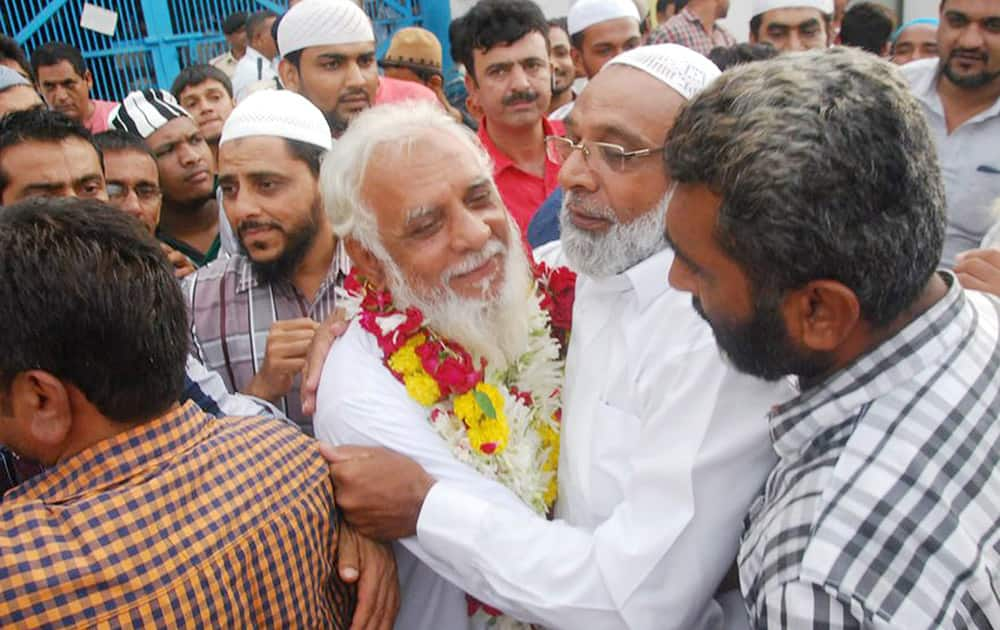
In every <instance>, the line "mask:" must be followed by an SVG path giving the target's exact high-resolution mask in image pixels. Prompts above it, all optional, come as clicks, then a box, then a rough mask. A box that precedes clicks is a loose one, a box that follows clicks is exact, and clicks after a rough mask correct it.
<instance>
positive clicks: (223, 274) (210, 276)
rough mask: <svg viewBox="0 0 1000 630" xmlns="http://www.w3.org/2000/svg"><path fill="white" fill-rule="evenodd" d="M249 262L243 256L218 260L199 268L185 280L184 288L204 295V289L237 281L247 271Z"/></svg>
mask: <svg viewBox="0 0 1000 630" xmlns="http://www.w3.org/2000/svg"><path fill="white" fill-rule="evenodd" d="M247 266H248V263H247V260H246V258H244V257H243V256H241V255H238V254H237V255H233V256H227V257H225V258H216V259H215V260H213V261H212V262H210V263H208V264H207V265H205V266H204V267H200V268H198V269H197V270H196V271H195V272H194V273H193V274H191V275H190V276H188V277H187V278H185V279H184V287H185V289H186V290H189V291H192V292H194V291H197V292H198V293H204V287H205V286H207V285H215V286H217V285H218V283H220V282H223V281H227V280H235V279H237V278H238V277H239V276H240V274H242V273H244V272H245V271H247Z"/></svg>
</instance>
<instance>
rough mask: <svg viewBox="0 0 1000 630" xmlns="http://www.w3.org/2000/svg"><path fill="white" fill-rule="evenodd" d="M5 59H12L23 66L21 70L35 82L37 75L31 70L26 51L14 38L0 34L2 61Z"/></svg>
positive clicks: (0, 56)
mask: <svg viewBox="0 0 1000 630" xmlns="http://www.w3.org/2000/svg"><path fill="white" fill-rule="evenodd" d="M4 59H10V60H12V61H13V62H14V63H16V64H17V65H19V66H21V69H22V70H24V72H25V74H27V75H28V79H29V80H30V81H34V80H35V75H34V73H33V72H32V70H31V65H30V64H29V63H28V56H27V55H25V54H24V49H23V48H21V47H20V46H19V45H18V43H17V40H15V39H14V38H13V37H8V36H7V35H3V34H0V61H2V60H4Z"/></svg>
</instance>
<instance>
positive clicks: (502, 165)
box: [479, 117, 565, 238]
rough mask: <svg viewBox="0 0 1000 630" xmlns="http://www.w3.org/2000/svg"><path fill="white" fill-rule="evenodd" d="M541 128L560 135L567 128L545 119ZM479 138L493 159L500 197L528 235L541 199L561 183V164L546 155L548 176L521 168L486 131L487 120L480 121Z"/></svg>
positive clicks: (494, 177)
mask: <svg viewBox="0 0 1000 630" xmlns="http://www.w3.org/2000/svg"><path fill="white" fill-rule="evenodd" d="M542 131H543V132H544V134H545V135H546V136H561V135H563V133H565V129H564V127H563V124H562V123H561V122H558V121H555V120H551V121H550V120H548V119H547V118H544V117H543V118H542ZM479 140H480V142H482V143H483V146H484V147H485V148H486V151H487V152H488V153H489V154H490V157H491V158H492V159H493V181H495V182H496V183H497V190H499V191H500V198H501V199H503V202H504V205H506V206H507V210H508V211H509V212H510V214H511V216H512V217H514V220H515V221H516V222H517V227H518V228H520V229H521V237H522V238H527V234H528V224H529V223H530V222H531V217H533V216H534V215H535V211H536V210H538V207H539V206H541V205H542V202H543V201H545V200H546V199H548V198H549V195H551V194H552V191H554V190H555V189H556V187H558V186H559V181H558V177H559V165H558V164H556V163H555V162H553V161H552V160H550V159H549V157H548V155H546V156H545V177H538V176H537V175H532V174H531V173H527V172H525V171H522V170H521V169H520V168H518V166H517V165H516V164H514V162H513V160H511V159H510V158H509V157H507V154H505V153H503V152H501V151H500V149H498V148H497V145H496V144H494V143H493V139H492V138H490V134H489V133H488V132H487V131H486V119H483V120H481V121H480V123H479Z"/></svg>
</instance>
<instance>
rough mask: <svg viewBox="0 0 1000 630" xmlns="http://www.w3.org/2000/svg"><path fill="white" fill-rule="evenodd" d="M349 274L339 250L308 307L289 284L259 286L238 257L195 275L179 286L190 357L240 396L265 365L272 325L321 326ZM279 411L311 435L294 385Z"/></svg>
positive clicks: (243, 259) (247, 263)
mask: <svg viewBox="0 0 1000 630" xmlns="http://www.w3.org/2000/svg"><path fill="white" fill-rule="evenodd" d="M349 272H350V260H349V259H348V258H347V255H346V253H344V251H343V248H342V247H338V248H337V253H336V254H335V255H334V259H333V262H332V263H331V265H330V271H329V273H328V274H327V277H326V279H325V280H324V281H323V284H322V285H321V286H320V288H319V291H318V292H317V293H316V297H315V299H314V300H313V301H312V303H311V304H310V303H307V302H306V300H305V298H304V297H302V295H301V294H300V293H299V292H298V290H296V288H295V287H294V286H292V284H291V283H287V282H286V283H280V284H274V283H272V284H264V283H263V282H262V281H261V280H260V278H258V277H257V274H255V273H254V271H253V268H252V267H251V264H250V260H249V259H248V258H247V257H246V256H243V255H234V256H231V257H230V258H228V259H226V260H216V261H215V262H213V263H212V264H210V265H208V266H207V267H203V268H201V269H199V270H198V271H197V272H196V273H194V274H192V275H191V276H189V277H188V279H187V280H186V281H185V285H184V288H185V294H186V297H187V300H188V307H189V309H190V311H191V336H192V339H193V341H194V354H195V356H196V357H197V358H198V360H200V361H201V362H202V363H204V364H205V367H207V368H208V369H210V370H213V371H215V372H217V373H218V374H219V375H220V376H221V377H222V380H223V381H225V383H226V387H227V388H229V391H231V392H237V391H242V390H243V389H244V388H245V387H247V385H249V384H250V381H251V380H252V379H253V377H254V375H255V374H256V373H257V371H258V370H259V369H260V366H261V364H262V363H263V362H264V353H265V351H266V349H267V335H268V333H269V332H270V330H271V324H273V323H274V322H276V321H281V320H288V319H297V318H300V317H309V318H312V319H313V320H315V321H317V322H321V321H323V320H324V319H326V317H327V316H328V315H329V314H330V313H332V312H333V310H334V307H335V301H336V300H335V295H334V293H335V290H336V287H337V286H338V285H340V284H342V282H343V278H344V277H346V275H347V274H348V273H349ZM278 406H279V407H280V408H281V410H282V412H284V414H285V415H286V416H287V417H288V418H289V419H290V420H292V421H293V422H295V423H296V424H298V425H299V426H300V427H301V428H302V430H303V431H305V432H306V433H307V434H308V435H312V419H311V418H308V417H305V416H304V415H303V414H302V403H301V401H300V399H299V383H298V379H296V383H295V384H294V385H293V386H292V389H291V390H290V391H289V392H288V394H287V395H285V396H284V397H283V398H282V400H281V401H280V403H279V405H278Z"/></svg>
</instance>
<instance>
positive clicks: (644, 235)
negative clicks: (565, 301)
mask: <svg viewBox="0 0 1000 630" xmlns="http://www.w3.org/2000/svg"><path fill="white" fill-rule="evenodd" d="M672 195H673V189H671V190H668V191H667V193H666V194H664V195H663V197H662V198H661V199H660V201H659V202H657V204H656V205H655V206H653V207H652V208H650V209H649V210H647V211H645V212H643V213H642V214H640V215H639V216H637V217H636V218H634V219H632V220H631V221H629V222H628V223H622V222H621V221H619V220H618V217H617V216H616V215H615V213H614V211H613V210H612V209H611V208H608V207H606V206H598V205H596V204H594V203H592V202H591V200H590V199H588V198H586V197H581V196H579V195H577V194H576V193H574V192H573V191H566V196H565V197H564V198H563V207H562V212H560V213H559V227H560V240H561V241H562V250H563V252H564V253H565V254H566V258H567V259H568V260H569V262H570V265H571V266H572V267H573V269H575V270H576V271H578V272H581V273H585V274H587V275H588V276H592V277H595V278H603V277H607V276H613V275H616V274H619V273H622V272H623V271H625V270H626V269H630V268H632V267H634V266H635V265H637V264H639V263H640V262H642V261H644V260H646V259H647V258H649V257H650V256H652V255H653V254H656V253H658V252H661V251H663V250H664V249H666V248H667V239H666V237H665V236H664V232H665V230H666V221H667V206H668V205H669V204H670V197H671V196H672ZM571 206H575V207H577V208H579V209H580V210H582V214H586V215H589V216H594V217H600V218H602V219H606V220H608V221H610V222H611V227H610V228H609V229H608V231H607V232H603V233H594V232H588V231H587V230H581V229H580V228H578V227H576V225H574V224H573V220H572V219H571V218H570V214H569V210H568V208H570V207H571Z"/></svg>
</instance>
